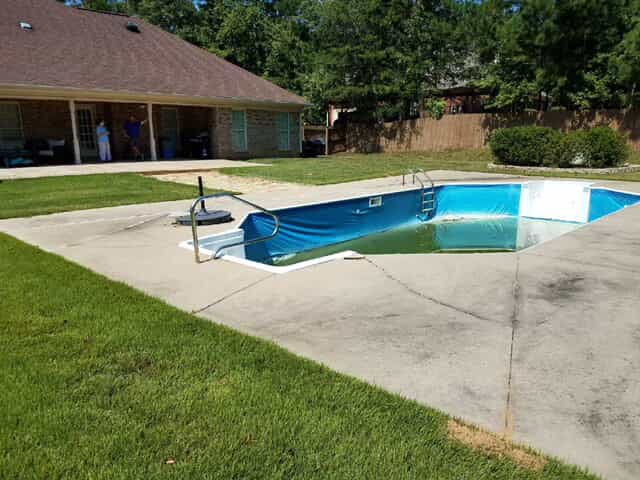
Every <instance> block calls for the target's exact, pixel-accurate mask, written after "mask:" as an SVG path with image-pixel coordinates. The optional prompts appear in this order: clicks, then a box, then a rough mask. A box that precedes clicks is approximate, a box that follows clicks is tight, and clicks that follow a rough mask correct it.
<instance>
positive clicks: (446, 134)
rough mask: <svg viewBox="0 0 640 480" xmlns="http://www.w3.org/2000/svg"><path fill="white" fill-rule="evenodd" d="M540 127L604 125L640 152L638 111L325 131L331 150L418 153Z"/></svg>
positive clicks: (466, 118)
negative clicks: (510, 130) (503, 131)
mask: <svg viewBox="0 0 640 480" xmlns="http://www.w3.org/2000/svg"><path fill="white" fill-rule="evenodd" d="M520 125H540V126H545V127H552V128H555V129H558V130H561V131H571V130H579V129H587V128H591V127H595V126H602V125H608V126H610V127H612V128H614V129H616V130H618V131H620V132H621V133H623V134H625V135H627V137H628V139H629V144H630V145H631V147H632V148H634V149H636V150H640V110H590V111H581V112H568V111H557V112H526V113H520V114H490V113H471V114H460V115H445V116H444V117H442V118H441V119H440V120H435V119H432V118H419V119H415V120H405V121H402V122H392V123H385V124H383V125H365V124H348V125H345V126H341V127H335V128H332V129H330V131H329V152H330V153H339V152H360V153H372V152H418V151H439V150H454V149H467V148H482V147H484V146H485V145H486V144H487V142H488V140H489V137H490V136H491V133H492V132H493V131H494V130H496V129H498V128H504V127H514V126H520Z"/></svg>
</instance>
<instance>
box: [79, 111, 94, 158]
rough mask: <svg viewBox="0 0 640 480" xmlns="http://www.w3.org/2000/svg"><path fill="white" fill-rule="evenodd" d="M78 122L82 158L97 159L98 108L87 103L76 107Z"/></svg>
mask: <svg viewBox="0 0 640 480" xmlns="http://www.w3.org/2000/svg"><path fill="white" fill-rule="evenodd" d="M76 120H77V121H78V140H79V141H80V156H81V157H82V158H97V157H98V148H97V142H96V123H95V120H96V106H95V105H92V104H86V103H83V104H78V105H76Z"/></svg>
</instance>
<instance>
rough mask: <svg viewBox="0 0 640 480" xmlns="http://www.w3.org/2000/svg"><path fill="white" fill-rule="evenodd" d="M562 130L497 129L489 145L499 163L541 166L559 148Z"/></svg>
mask: <svg viewBox="0 0 640 480" xmlns="http://www.w3.org/2000/svg"><path fill="white" fill-rule="evenodd" d="M560 138H561V134H560V132H558V131H556V130H553V129H552V128H546V127H513V128H501V129H498V130H496V131H495V132H494V133H493V135H491V139H490V140H489V146H490V147H491V151H492V152H493V154H494V155H495V157H496V158H497V161H498V163H502V164H509V165H522V166H541V165H543V164H547V163H548V159H550V158H552V157H553V155H554V152H556V151H557V149H558V143H559V142H560Z"/></svg>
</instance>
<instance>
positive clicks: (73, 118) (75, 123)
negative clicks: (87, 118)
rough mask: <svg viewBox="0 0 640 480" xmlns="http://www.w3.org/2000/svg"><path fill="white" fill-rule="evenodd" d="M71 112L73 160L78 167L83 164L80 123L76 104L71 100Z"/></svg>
mask: <svg viewBox="0 0 640 480" xmlns="http://www.w3.org/2000/svg"><path fill="white" fill-rule="evenodd" d="M69 112H70V113H71V131H72V132H73V158H74V160H75V163H76V165H80V164H81V163H82V157H81V156H80V140H79V139H78V121H77V119H76V102H75V101H74V100H69Z"/></svg>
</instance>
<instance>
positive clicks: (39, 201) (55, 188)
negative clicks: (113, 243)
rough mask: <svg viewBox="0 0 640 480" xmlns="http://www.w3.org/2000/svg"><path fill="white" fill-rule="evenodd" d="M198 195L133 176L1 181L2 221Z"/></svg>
mask: <svg viewBox="0 0 640 480" xmlns="http://www.w3.org/2000/svg"><path fill="white" fill-rule="evenodd" d="M207 192H208V193H213V191H212V190H207ZM197 196H198V189H197V187H194V186H190V185H184V184H180V183H171V182H162V181H159V180H156V179H154V178H149V177H143V176H141V175H136V174H133V173H120V174H106V175H74V176H66V177H45V178H33V179H24V180H4V181H2V182H0V218H12V217H30V216H33V215H43V214H47V213H55V212H64V211H68V210H83V209H87V208H98V207H113V206H116V205H129V204H133V203H147V202H161V201H169V200H181V199H184V198H195V197H197Z"/></svg>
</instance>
